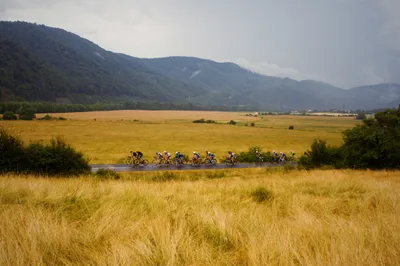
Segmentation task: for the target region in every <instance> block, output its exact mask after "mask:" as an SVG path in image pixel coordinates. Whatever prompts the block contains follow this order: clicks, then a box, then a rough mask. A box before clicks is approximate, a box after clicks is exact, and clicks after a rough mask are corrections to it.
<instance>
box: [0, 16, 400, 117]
mask: <svg viewBox="0 0 400 266" xmlns="http://www.w3.org/2000/svg"><path fill="white" fill-rule="evenodd" d="M0 36H1V38H0V40H1V42H0V55H1V58H0V59H1V63H0V68H1V73H0V86H1V92H2V93H1V99H0V100H1V101H10V100H29V101H37V100H42V101H52V102H56V101H58V102H72V103H95V102H98V101H120V100H139V101H160V102H177V103H179V102H188V101H189V102H192V103H201V104H211V105H248V106H257V107H263V108H265V109H270V110H272V109H274V110H294V109H324V110H326V109H341V108H343V106H345V107H346V108H347V109H373V108H384V107H393V106H397V105H398V103H400V85H398V84H377V85H371V86H364V87H358V88H353V89H349V90H344V89H341V88H338V87H335V86H332V85H330V84H326V83H323V82H318V81H313V80H303V81H297V80H293V79H290V78H278V77H271V76H264V75H260V74H257V73H254V72H251V71H249V70H247V69H244V68H242V67H240V66H238V65H236V64H234V63H230V62H225V63H218V62H214V61H211V60H206V59H200V58H194V57H167V58H156V59H140V58H136V57H132V56H129V55H125V54H119V53H113V52H110V51H106V50H104V49H102V48H101V47H99V46H98V45H96V44H94V43H92V42H90V41H89V40H86V39H83V38H81V37H79V36H78V35H75V34H73V33H70V32H67V31H64V30H62V29H57V28H51V27H47V26H43V25H37V24H31V23H26V22H0Z"/></svg>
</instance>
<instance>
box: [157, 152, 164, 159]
mask: <svg viewBox="0 0 400 266" xmlns="http://www.w3.org/2000/svg"><path fill="white" fill-rule="evenodd" d="M156 158H158V160H160V161H162V160H163V159H164V156H163V154H162V153H161V152H159V151H158V152H156Z"/></svg>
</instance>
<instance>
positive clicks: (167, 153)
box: [164, 151, 171, 163]
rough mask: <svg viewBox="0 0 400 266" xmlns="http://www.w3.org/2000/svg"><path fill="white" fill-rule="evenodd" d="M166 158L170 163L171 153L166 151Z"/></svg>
mask: <svg viewBox="0 0 400 266" xmlns="http://www.w3.org/2000/svg"><path fill="white" fill-rule="evenodd" d="M164 159H165V161H166V162H168V163H169V160H170V159H171V153H169V152H167V151H164Z"/></svg>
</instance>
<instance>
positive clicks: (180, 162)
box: [174, 158, 185, 168]
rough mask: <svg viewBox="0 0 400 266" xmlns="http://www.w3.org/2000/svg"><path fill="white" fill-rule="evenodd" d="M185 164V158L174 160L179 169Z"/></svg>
mask: <svg viewBox="0 0 400 266" xmlns="http://www.w3.org/2000/svg"><path fill="white" fill-rule="evenodd" d="M184 164H185V162H184V161H183V158H174V165H175V166H176V167H177V168H180V167H182V166H183V165H184Z"/></svg>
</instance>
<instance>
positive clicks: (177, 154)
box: [175, 151, 185, 164]
mask: <svg viewBox="0 0 400 266" xmlns="http://www.w3.org/2000/svg"><path fill="white" fill-rule="evenodd" d="M184 159H185V155H183V153H181V152H180V151H177V152H175V160H177V161H178V162H179V164H183V160H184Z"/></svg>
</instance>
